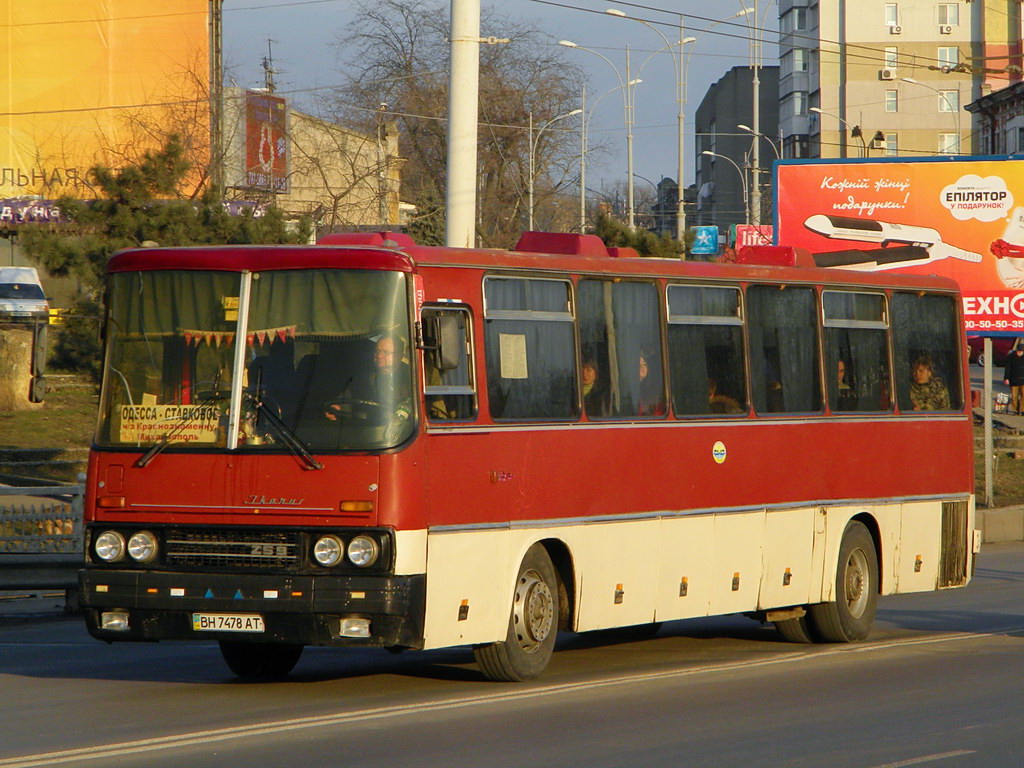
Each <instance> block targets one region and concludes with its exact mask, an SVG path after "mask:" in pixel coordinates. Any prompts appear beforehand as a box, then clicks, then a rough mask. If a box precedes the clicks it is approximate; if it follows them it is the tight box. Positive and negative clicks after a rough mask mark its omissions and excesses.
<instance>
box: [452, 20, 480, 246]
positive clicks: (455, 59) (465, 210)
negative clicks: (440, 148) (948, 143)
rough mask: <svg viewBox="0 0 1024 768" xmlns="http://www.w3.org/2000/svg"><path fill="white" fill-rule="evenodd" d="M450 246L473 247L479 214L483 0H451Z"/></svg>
mask: <svg viewBox="0 0 1024 768" xmlns="http://www.w3.org/2000/svg"><path fill="white" fill-rule="evenodd" d="M450 50H451V69H450V72H449V75H448V179H447V193H446V198H445V199H446V213H447V216H446V220H445V245H447V246H448V247H450V248H472V247H473V245H474V244H475V237H474V227H473V220H474V217H475V213H476V142H477V108H478V99H479V82H480V0H451V44H450Z"/></svg>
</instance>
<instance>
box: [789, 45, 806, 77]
mask: <svg viewBox="0 0 1024 768" xmlns="http://www.w3.org/2000/svg"><path fill="white" fill-rule="evenodd" d="M808 58H809V57H808V55H807V49H806V48H795V49H793V71H794V72H806V71H807V61H808Z"/></svg>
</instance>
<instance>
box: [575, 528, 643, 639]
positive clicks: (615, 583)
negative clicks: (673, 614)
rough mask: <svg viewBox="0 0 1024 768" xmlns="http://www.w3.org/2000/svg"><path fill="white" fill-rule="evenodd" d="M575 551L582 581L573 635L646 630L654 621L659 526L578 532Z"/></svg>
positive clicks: (594, 529) (590, 529)
mask: <svg viewBox="0 0 1024 768" xmlns="http://www.w3.org/2000/svg"><path fill="white" fill-rule="evenodd" d="M582 532H583V535H582V539H581V541H582V546H581V547H576V548H574V549H573V555H574V560H575V563H576V568H577V573H578V574H579V575H580V576H581V578H580V585H579V586H580V587H582V592H581V595H580V600H579V611H578V619H577V629H578V630H579V631H581V632H582V631H586V630H591V629H604V628H607V627H624V626H630V625H633V624H649V623H650V622H652V621H654V618H655V603H656V595H657V583H658V582H657V579H658V558H657V554H658V553H657V547H656V546H652V543H653V542H656V541H658V539H659V537H660V535H661V521H660V520H643V521H639V522H623V523H607V524H590V525H585V526H582Z"/></svg>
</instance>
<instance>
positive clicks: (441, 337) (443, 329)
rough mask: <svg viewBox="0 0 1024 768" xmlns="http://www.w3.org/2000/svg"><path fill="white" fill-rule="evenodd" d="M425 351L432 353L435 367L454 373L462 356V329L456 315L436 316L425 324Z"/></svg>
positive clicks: (426, 319)
mask: <svg viewBox="0 0 1024 768" xmlns="http://www.w3.org/2000/svg"><path fill="white" fill-rule="evenodd" d="M423 337H424V338H423V349H425V350H427V351H428V352H430V353H431V357H432V361H433V363H434V367H435V368H437V370H439V371H453V370H455V369H456V368H458V367H459V361H460V359H461V356H462V344H463V337H462V327H461V326H460V325H459V318H458V317H456V316H455V315H435V316H434V317H430V318H425V319H424V322H423Z"/></svg>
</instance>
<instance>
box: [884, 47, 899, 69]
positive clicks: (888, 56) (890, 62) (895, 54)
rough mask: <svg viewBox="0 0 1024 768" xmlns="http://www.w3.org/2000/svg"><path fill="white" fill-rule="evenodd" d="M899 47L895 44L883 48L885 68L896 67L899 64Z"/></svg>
mask: <svg viewBox="0 0 1024 768" xmlns="http://www.w3.org/2000/svg"><path fill="white" fill-rule="evenodd" d="M899 59H900V57H899V49H898V48H897V47H896V46H891V47H888V48H886V49H885V68H886V69H896V66H897V65H898V64H899Z"/></svg>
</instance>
